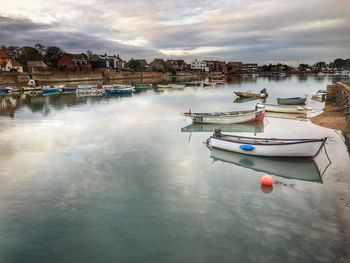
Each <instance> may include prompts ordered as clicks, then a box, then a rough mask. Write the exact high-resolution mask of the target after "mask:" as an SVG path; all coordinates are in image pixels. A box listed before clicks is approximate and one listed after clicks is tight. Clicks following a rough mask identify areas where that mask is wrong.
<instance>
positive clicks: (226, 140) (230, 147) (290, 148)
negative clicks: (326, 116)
mask: <svg viewBox="0 0 350 263" xmlns="http://www.w3.org/2000/svg"><path fill="white" fill-rule="evenodd" d="M232 139H234V140H235V141H233V140H232ZM324 142H325V139H295V140H286V139H268V138H249V137H239V136H232V135H223V134H222V135H221V136H216V135H215V133H214V135H213V136H212V137H211V138H210V140H209V144H210V146H211V147H213V148H218V149H222V150H226V151H231V152H236V153H241V154H247V155H254V156H270V157H302V158H307V157H313V156H315V155H316V154H317V153H318V151H319V150H320V148H321V147H322V146H323V144H324ZM246 146H247V147H246ZM248 146H249V147H248Z"/></svg>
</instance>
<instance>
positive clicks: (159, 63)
mask: <svg viewBox="0 0 350 263" xmlns="http://www.w3.org/2000/svg"><path fill="white" fill-rule="evenodd" d="M149 67H150V68H151V69H152V70H165V68H166V64H165V61H164V59H161V58H155V59H154V60H153V61H152V62H151V63H149Z"/></svg>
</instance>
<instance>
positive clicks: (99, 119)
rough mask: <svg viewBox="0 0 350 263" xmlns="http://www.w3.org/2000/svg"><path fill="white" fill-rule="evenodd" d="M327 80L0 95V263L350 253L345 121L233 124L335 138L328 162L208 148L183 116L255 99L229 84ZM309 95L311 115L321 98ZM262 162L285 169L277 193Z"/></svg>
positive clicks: (311, 258) (285, 83) (320, 84)
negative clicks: (265, 183) (341, 128)
mask: <svg viewBox="0 0 350 263" xmlns="http://www.w3.org/2000/svg"><path fill="white" fill-rule="evenodd" d="M331 82H332V79H330V78H328V77H325V78H315V77H308V78H306V77H292V78H289V77H288V78H284V79H271V78H257V79H243V80H239V81H237V80H236V81H234V83H229V84H226V85H223V86H217V87H216V88H199V87H186V88H185V89H184V90H183V91H173V92H169V91H168V92H167V91H164V92H156V91H154V90H149V91H146V92H141V93H137V94H133V96H131V97H93V98H86V97H75V96H74V95H56V96H47V97H40V96H38V97H30V96H27V97H24V96H22V97H21V98H17V99H15V98H9V97H1V98H0V100H1V105H0V114H1V116H0V262H7V263H10V262H293V263H294V262H349V261H348V260H349V258H350V240H349V237H350V231H349V230H350V226H349V225H350V224H349V218H350V194H349V186H350V179H349V176H350V172H349V170H350V160H349V155H348V153H347V150H346V147H345V145H344V143H343V140H342V137H341V136H340V135H339V134H338V133H337V132H335V131H333V130H330V129H326V128H321V127H319V126H316V125H314V124H312V123H310V122H309V121H306V120H291V119H277V118H272V117H267V118H266V119H265V121H264V123H262V124H261V123H260V124H257V125H245V126H242V127H239V126H237V125H236V126H234V127H232V131H234V132H237V133H239V134H242V135H243V134H244V135H248V136H268V137H270V136H274V137H284V138H286V137H305V138H311V137H323V136H328V137H329V139H328V142H327V145H326V150H327V153H328V155H329V157H330V161H331V164H330V165H329V167H328V168H327V165H328V163H329V161H328V160H327V158H326V153H325V151H322V152H321V154H320V155H319V156H318V157H317V159H316V164H317V166H316V165H314V164H313V163H312V162H307V161H298V160H292V161H290V160H276V159H265V158H256V157H255V158H254V157H249V156H242V155H237V154H228V153H227V152H221V151H218V150H216V151H210V149H208V148H207V147H206V146H205V144H204V143H203V142H204V141H205V140H206V139H207V138H208V137H209V136H210V135H211V134H212V132H211V130H210V127H209V130H208V127H202V126H195V127H193V126H190V123H191V122H190V120H188V119H187V120H186V119H184V117H182V116H181V115H180V113H181V112H184V111H187V110H188V109H190V108H191V109H192V111H226V110H234V109H249V108H253V107H254V106H255V104H256V101H250V102H240V103H236V102H234V99H235V96H234V95H233V91H234V90H252V91H258V90H260V89H262V88H266V89H267V90H268V92H269V97H268V100H267V102H271V103H274V102H275V101H276V98H277V97H287V96H305V94H311V92H315V91H317V90H318V89H324V88H325V87H326V84H328V83H331ZM308 98H309V105H310V106H312V107H313V109H314V110H313V113H314V114H316V113H317V111H318V110H320V109H322V108H323V107H324V103H322V102H317V101H311V100H310V96H308ZM326 168H327V169H326ZM325 169H326V170H325ZM324 170H325V172H324V174H323V176H319V172H320V173H323V171H324ZM264 174H272V175H273V176H274V178H275V180H276V183H275V184H274V186H273V190H272V191H269V190H266V189H261V185H260V178H261V176H262V175H264Z"/></svg>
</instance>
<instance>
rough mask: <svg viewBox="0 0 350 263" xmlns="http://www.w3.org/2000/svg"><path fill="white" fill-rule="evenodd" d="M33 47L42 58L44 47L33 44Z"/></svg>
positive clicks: (44, 51)
mask: <svg viewBox="0 0 350 263" xmlns="http://www.w3.org/2000/svg"><path fill="white" fill-rule="evenodd" d="M34 47H35V48H36V50H38V52H39V54H40V55H41V56H42V57H44V56H45V53H46V47H45V46H44V45H41V44H39V43H38V44H35V45H34Z"/></svg>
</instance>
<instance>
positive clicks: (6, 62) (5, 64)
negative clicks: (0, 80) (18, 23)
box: [0, 46, 23, 72]
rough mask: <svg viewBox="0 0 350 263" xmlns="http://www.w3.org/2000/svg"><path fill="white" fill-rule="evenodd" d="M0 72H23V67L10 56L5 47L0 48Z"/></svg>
mask: <svg viewBox="0 0 350 263" xmlns="http://www.w3.org/2000/svg"><path fill="white" fill-rule="evenodd" d="M0 71H12V72H13V71H16V72H23V66H22V65H21V63H19V62H18V61H17V60H16V59H14V58H13V57H11V56H10V54H9V53H8V52H7V49H6V47H5V46H1V48H0Z"/></svg>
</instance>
